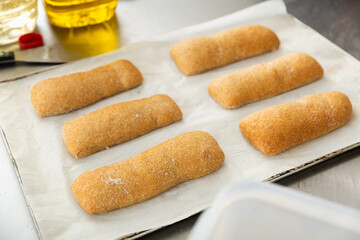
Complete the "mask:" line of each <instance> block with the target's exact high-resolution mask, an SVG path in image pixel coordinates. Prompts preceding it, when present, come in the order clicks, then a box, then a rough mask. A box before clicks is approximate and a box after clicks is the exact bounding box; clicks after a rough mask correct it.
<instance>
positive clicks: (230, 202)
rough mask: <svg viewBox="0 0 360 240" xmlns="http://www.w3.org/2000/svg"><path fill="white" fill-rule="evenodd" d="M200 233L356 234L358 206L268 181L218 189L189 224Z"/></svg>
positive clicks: (194, 238) (195, 239) (195, 235)
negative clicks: (216, 194)
mask: <svg viewBox="0 0 360 240" xmlns="http://www.w3.org/2000/svg"><path fill="white" fill-rule="evenodd" d="M188 239H189V240H201V239H206V240H210V239H225V240H227V239H247V240H251V239H266V240H271V239H276V240H279V239H293V240H297V239H301V240H303V239H327V240H332V239H347V240H348V239H354V240H355V239H360V212H358V211H355V210H353V209H349V208H346V207H344V206H341V205H339V204H335V203H331V202H328V201H325V200H322V199H319V198H315V197H312V196H309V195H305V194H302V193H299V192H295V191H294V190H290V189H288V188H284V187H280V186H278V185H275V184H270V183H239V184H237V185H234V186H231V187H229V188H227V189H226V190H225V191H223V192H222V193H221V194H220V195H219V196H218V198H217V199H216V200H215V202H214V204H213V206H212V207H210V208H209V209H208V210H206V211H205V212H204V213H203V214H202V215H201V216H200V218H199V220H198V221H197V223H196V224H195V226H194V228H193V229H192V231H191V233H190V235H189V238H188Z"/></svg>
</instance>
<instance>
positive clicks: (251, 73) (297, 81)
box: [208, 53, 324, 108]
mask: <svg viewBox="0 0 360 240" xmlns="http://www.w3.org/2000/svg"><path fill="white" fill-rule="evenodd" d="M323 75H324V70H323V68H322V67H321V65H320V64H319V63H318V62H317V61H316V60H315V59H314V58H312V57H311V56H309V55H307V54H305V53H292V54H288V55H285V56H282V57H280V58H277V59H274V60H272V61H270V62H267V63H263V64H258V65H255V66H252V67H249V68H246V69H243V70H240V71H236V72H232V73H229V74H226V75H224V76H221V77H218V78H216V79H214V80H213V81H212V82H211V83H210V84H209V87H208V91H209V93H210V94H211V96H212V97H213V98H214V99H215V100H216V101H217V102H218V103H220V104H221V105H222V106H223V107H225V108H236V107H240V106H242V105H244V104H246V103H251V102H255V101H259V100H261V99H265V98H269V97H272V96H276V95H278V94H280V93H283V92H286V91H289V90H291V89H294V88H297V87H300V86H302V85H305V84H308V83H311V82H313V81H315V80H317V79H319V78H321V77H322V76H323Z"/></svg>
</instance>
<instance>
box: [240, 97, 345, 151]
mask: <svg viewBox="0 0 360 240" xmlns="http://www.w3.org/2000/svg"><path fill="white" fill-rule="evenodd" d="M351 113H352V106H351V102H350V100H349V99H348V97H347V96H346V95H345V94H343V93H340V92H327V93H320V94H314V95H309V96H305V97H302V98H300V99H299V100H297V101H295V102H291V103H284V104H281V105H277V106H273V107H269V108H266V109H263V110H260V111H258V112H255V113H253V114H250V115H249V116H247V117H245V118H244V119H243V120H242V121H241V122H240V124H239V127H240V130H241V132H242V134H243V135H244V136H245V138H246V139H247V140H248V141H249V142H250V143H251V144H252V145H254V146H255V147H256V148H257V149H259V150H260V151H262V152H263V153H264V154H265V155H275V154H278V153H280V152H282V151H285V150H286V149H288V148H291V147H293V146H295V145H297V144H300V143H303V142H306V141H309V140H311V139H313V138H317V137H319V136H321V135H323V134H326V133H328V132H330V131H332V130H334V129H336V128H338V127H340V126H342V125H343V124H344V123H346V122H347V121H348V120H349V118H350V115H351Z"/></svg>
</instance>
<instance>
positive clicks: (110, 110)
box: [62, 94, 182, 157]
mask: <svg viewBox="0 0 360 240" xmlns="http://www.w3.org/2000/svg"><path fill="white" fill-rule="evenodd" d="M180 119H182V112H181V110H180V108H179V107H178V105H176V103H175V102H174V101H173V100H172V99H171V98H170V97H168V96H166V95H161V94H158V95H154V96H152V97H149V98H144V99H140V100H134V101H130V102H123V103H117V104H113V105H110V106H107V107H104V108H102V109H100V110H97V111H94V112H91V113H89V114H86V115H84V116H81V117H79V118H75V119H73V120H71V121H69V122H67V123H66V124H65V125H64V126H63V130H62V134H63V137H64V140H65V145H66V147H67V149H68V151H69V152H70V153H71V154H72V155H73V156H75V157H84V156H87V155H89V154H92V153H94V152H98V151H100V150H103V149H105V148H108V147H110V146H113V145H115V144H119V143H122V142H125V141H128V140H130V139H132V138H135V137H138V136H141V135H143V134H145V133H147V132H149V131H151V130H153V129H156V128H159V127H162V126H165V125H168V124H170V123H173V122H176V121H179V120H180Z"/></svg>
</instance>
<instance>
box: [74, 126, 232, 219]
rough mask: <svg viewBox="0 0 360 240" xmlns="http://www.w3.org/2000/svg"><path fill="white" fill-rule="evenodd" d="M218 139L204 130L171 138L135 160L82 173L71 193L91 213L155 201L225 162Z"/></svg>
mask: <svg viewBox="0 0 360 240" xmlns="http://www.w3.org/2000/svg"><path fill="white" fill-rule="evenodd" d="M224 159H225V155H224V153H223V151H222V150H221V148H220V146H219V145H218V143H217V142H216V140H215V139H214V138H213V137H212V136H211V135H210V134H208V133H206V132H202V131H196V132H188V133H185V134H181V135H179V136H177V137H174V138H171V139H169V140H167V141H165V142H163V143H161V144H159V145H157V146H155V147H153V148H150V149H148V150H146V151H144V152H142V153H140V154H138V155H136V156H134V157H132V158H128V159H126V160H123V161H121V162H118V163H114V164H111V165H108V166H104V167H101V168H97V169H94V170H90V171H88V172H85V173H83V174H81V175H80V176H79V177H78V178H77V179H75V181H74V182H73V183H72V185H71V190H72V192H73V194H74V196H75V198H76V200H77V201H78V202H79V204H80V205H81V207H82V208H83V209H84V210H85V211H86V212H88V213H104V212H107V211H111V210H113V209H117V208H121V207H126V206H129V205H131V204H134V203H138V202H141V201H144V200H146V199H149V198H152V197H154V196H156V195H158V194H160V193H162V192H164V191H166V190H168V189H169V188H171V187H173V186H175V185H177V184H179V183H182V182H184V181H187V180H190V179H194V178H198V177H201V176H203V175H206V174H208V173H210V172H212V171H214V170H216V169H217V168H219V167H220V165H221V164H222V163H223V161H224Z"/></svg>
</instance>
